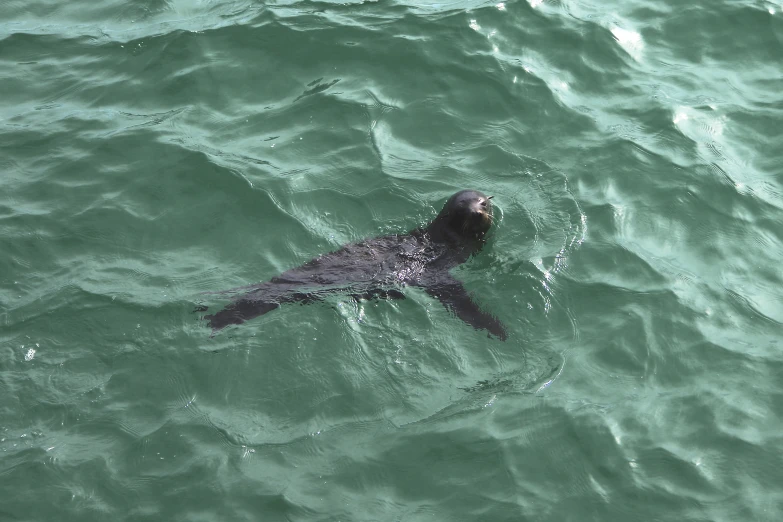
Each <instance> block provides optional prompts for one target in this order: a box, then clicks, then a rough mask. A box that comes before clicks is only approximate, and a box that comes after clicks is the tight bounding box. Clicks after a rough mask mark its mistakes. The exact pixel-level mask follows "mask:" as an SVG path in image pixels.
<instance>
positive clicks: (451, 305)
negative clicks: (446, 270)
mask: <svg viewBox="0 0 783 522" xmlns="http://www.w3.org/2000/svg"><path fill="white" fill-rule="evenodd" d="M424 290H425V291H426V292H427V293H428V294H429V295H431V296H432V297H434V298H436V299H437V300H438V301H440V302H441V303H443V306H445V307H446V308H447V309H448V310H450V311H451V312H452V313H454V315H456V316H457V317H459V318H460V319H462V320H463V321H465V322H466V323H468V324H469V325H471V326H472V327H473V328H475V329H477V330H487V331H488V332H489V333H491V334H492V335H495V336H497V337H498V338H499V339H500V340H501V341H505V340H506V339H507V338H508V334H507V333H506V327H505V326H504V325H503V323H501V322H500V321H498V320H497V319H496V318H495V317H494V316H492V315H490V314H488V313H486V312H484V311H483V310H481V308H479V306H478V305H477V304H476V303H475V302H474V301H473V300H472V299H471V298H470V295H468V292H467V290H465V287H464V286H462V283H460V282H459V281H457V280H456V279H454V278H452V277H451V276H448V278H446V279H445V280H442V281H437V282H435V283H434V284H432V285H427V286H424Z"/></svg>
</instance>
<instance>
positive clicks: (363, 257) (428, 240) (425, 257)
mask: <svg viewBox="0 0 783 522" xmlns="http://www.w3.org/2000/svg"><path fill="white" fill-rule="evenodd" d="M490 199H491V198H489V197H487V196H485V195H484V194H482V193H481V192H477V191H474V190H463V191H460V192H457V193H456V194H454V195H453V196H452V197H451V198H449V200H448V201H447V202H446V204H445V205H444V207H443V210H441V212H440V213H439V214H438V216H437V217H436V218H435V219H434V220H433V221H432V222H431V223H430V224H429V225H427V226H426V227H424V228H418V229H415V230H413V231H411V232H410V233H408V234H399V235H397V234H395V235H389V236H382V237H376V238H372V239H367V240H364V241H360V242H358V243H352V244H349V245H346V246H344V247H342V248H341V249H339V250H336V251H334V252H330V253H328V254H324V255H321V256H318V257H316V258H315V259H312V260H310V261H308V262H307V263H305V264H303V265H301V266H299V267H296V268H293V269H291V270H288V271H286V272H283V273H282V274H280V275H279V276H277V277H274V278H272V279H270V280H269V281H267V282H264V283H260V284H257V285H252V286H249V287H242V288H238V289H234V290H229V292H241V293H240V295H239V296H237V297H235V298H234V300H233V302H232V303H231V304H229V305H228V306H226V307H225V308H224V309H223V310H220V311H219V312H217V313H216V314H214V315H207V316H205V319H207V320H208V321H209V324H210V326H211V327H212V335H214V334H215V333H217V332H218V331H220V330H221V329H223V328H225V327H226V326H229V325H231V324H241V323H243V322H245V321H247V320H249V319H252V318H255V317H258V316H260V315H263V314H265V313H267V312H270V311H272V310H274V309H276V308H278V307H280V305H282V304H285V303H301V304H309V303H312V302H315V301H319V300H321V299H322V298H323V297H325V296H326V295H328V294H330V293H336V292H342V293H347V294H348V295H351V296H353V297H355V298H357V299H371V298H393V299H401V298H404V297H405V296H404V294H403V293H402V291H401V289H402V288H403V287H405V286H409V285H410V286H417V287H420V288H423V289H424V290H425V291H426V292H427V293H428V294H429V295H431V296H433V297H435V298H436V299H438V300H439V301H440V302H441V303H443V304H444V306H446V308H448V309H449V310H450V311H451V312H452V313H454V314H455V315H456V316H457V317H459V318H460V319H462V320H463V321H465V322H467V323H468V324H470V325H471V326H473V327H474V328H477V329H484V330H486V331H488V332H489V333H491V334H493V335H495V336H497V337H498V338H500V339H503V340H505V339H506V328H505V327H504V326H503V324H501V323H500V321H498V320H497V319H496V318H495V317H493V316H492V315H490V314H488V313H486V312H484V311H482V310H481V309H480V308H479V307H478V305H477V304H476V303H475V302H474V301H473V300H472V299H471V297H470V296H469V295H468V293H467V291H466V290H465V288H464V287H463V286H462V283H460V282H459V281H458V280H457V279H455V278H454V277H453V276H452V275H451V274H450V273H449V271H450V269H452V268H454V267H455V266H458V265H460V264H462V263H464V262H465V261H467V260H468V259H469V258H470V257H471V256H472V255H473V254H475V253H477V252H478V251H480V250H481V248H482V246H483V245H484V242H485V239H484V237H485V235H486V233H487V231H488V230H489V228H490V227H491V225H492V204H491V202H490Z"/></svg>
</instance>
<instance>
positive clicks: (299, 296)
mask: <svg viewBox="0 0 783 522" xmlns="http://www.w3.org/2000/svg"><path fill="white" fill-rule="evenodd" d="M247 295H248V296H251V297H242V298H239V299H237V300H236V301H234V302H233V303H231V304H230V305H228V306H226V307H225V308H223V309H222V310H221V311H219V312H218V313H216V314H213V315H205V316H204V319H207V320H208V321H209V326H211V327H212V335H210V337H213V336H214V335H215V334H216V333H218V332H219V331H220V330H222V329H223V328H225V327H226V326H230V325H232V324H242V323H244V322H245V321H249V320H250V319H255V318H256V317H258V316H261V315H264V314H265V313H267V312H271V311H272V310H274V309H276V308H280V304H281V303H300V304H310V303H314V302H315V301H318V300H320V296H318V295H317V294H315V293H306V292H290V293H289V294H287V295H286V294H283V295H282V296H280V297H278V300H277V301H274V300H271V299H269V298H268V297H267V298H266V299H259V298H255V297H254V292H250V293H249V294H247Z"/></svg>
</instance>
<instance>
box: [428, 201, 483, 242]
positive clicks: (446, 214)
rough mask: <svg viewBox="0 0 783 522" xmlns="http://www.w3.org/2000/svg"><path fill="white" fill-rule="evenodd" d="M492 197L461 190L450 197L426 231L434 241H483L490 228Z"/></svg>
mask: <svg viewBox="0 0 783 522" xmlns="http://www.w3.org/2000/svg"><path fill="white" fill-rule="evenodd" d="M491 199H492V196H489V197H488V196H486V195H485V194H483V193H482V192H479V191H477V190H461V191H459V192H457V193H456V194H454V195H453V196H451V197H450V198H449V200H448V201H446V204H445V205H444V206H443V210H441V211H440V213H439V214H438V217H436V218H435V219H434V220H433V221H432V223H431V224H430V225H429V226H428V227H427V231H428V232H429V233H430V234H431V235H432V236H433V237H434V238H436V239H443V240H451V241H459V240H466V239H483V238H484V236H485V235H486V233H487V232H488V231H489V228H490V227H491V226H492V203H491V202H490V200H491Z"/></svg>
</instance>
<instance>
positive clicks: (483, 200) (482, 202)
mask: <svg viewBox="0 0 783 522" xmlns="http://www.w3.org/2000/svg"><path fill="white" fill-rule="evenodd" d="M479 205H481V206H482V207H486V206H487V200H486V199H480V200H479Z"/></svg>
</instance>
